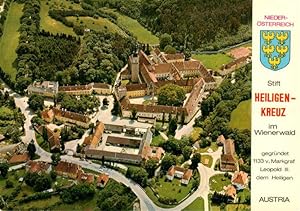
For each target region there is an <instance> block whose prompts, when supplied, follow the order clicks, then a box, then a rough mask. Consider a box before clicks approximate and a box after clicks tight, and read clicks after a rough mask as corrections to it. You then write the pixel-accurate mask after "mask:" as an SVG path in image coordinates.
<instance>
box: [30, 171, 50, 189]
mask: <svg viewBox="0 0 300 211" xmlns="http://www.w3.org/2000/svg"><path fill="white" fill-rule="evenodd" d="M51 183H52V180H51V178H50V176H49V175H47V174H42V175H39V176H38V178H37V179H36V180H35V183H34V185H33V190H35V191H38V192H40V191H44V190H47V189H49V188H51Z"/></svg>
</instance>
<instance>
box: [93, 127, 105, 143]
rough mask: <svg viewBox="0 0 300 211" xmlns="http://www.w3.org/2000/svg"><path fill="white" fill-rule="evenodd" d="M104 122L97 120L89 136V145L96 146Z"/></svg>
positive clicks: (102, 130) (100, 136)
mask: <svg viewBox="0 0 300 211" xmlns="http://www.w3.org/2000/svg"><path fill="white" fill-rule="evenodd" d="M104 128H105V126H104V124H103V122H99V123H98V125H97V126H96V129H95V132H94V134H93V136H92V138H91V147H96V146H97V145H98V143H99V141H100V139H101V138H102V135H103V132H104Z"/></svg>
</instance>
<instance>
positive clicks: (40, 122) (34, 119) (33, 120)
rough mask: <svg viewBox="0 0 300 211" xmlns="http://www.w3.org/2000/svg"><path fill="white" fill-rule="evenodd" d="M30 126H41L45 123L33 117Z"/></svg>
mask: <svg viewBox="0 0 300 211" xmlns="http://www.w3.org/2000/svg"><path fill="white" fill-rule="evenodd" d="M31 124H33V125H43V124H45V121H44V120H43V119H42V118H40V117H38V116H34V117H32V119H31Z"/></svg>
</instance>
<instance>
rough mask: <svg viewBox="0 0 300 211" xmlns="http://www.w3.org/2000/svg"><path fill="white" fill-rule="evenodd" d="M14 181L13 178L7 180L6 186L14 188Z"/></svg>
mask: <svg viewBox="0 0 300 211" xmlns="http://www.w3.org/2000/svg"><path fill="white" fill-rule="evenodd" d="M13 187H14V183H13V182H12V181H11V180H6V182H5V188H13Z"/></svg>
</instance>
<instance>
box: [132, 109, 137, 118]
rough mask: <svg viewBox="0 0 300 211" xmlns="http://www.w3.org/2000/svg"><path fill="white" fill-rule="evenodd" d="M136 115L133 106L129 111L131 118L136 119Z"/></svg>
mask: <svg viewBox="0 0 300 211" xmlns="http://www.w3.org/2000/svg"><path fill="white" fill-rule="evenodd" d="M136 115H137V110H136V108H133V109H132V111H131V118H132V119H136Z"/></svg>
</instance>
